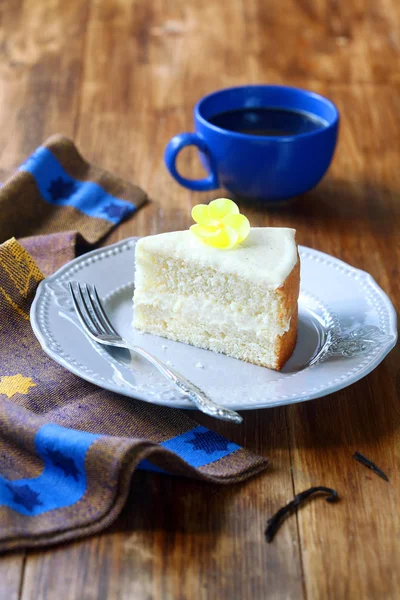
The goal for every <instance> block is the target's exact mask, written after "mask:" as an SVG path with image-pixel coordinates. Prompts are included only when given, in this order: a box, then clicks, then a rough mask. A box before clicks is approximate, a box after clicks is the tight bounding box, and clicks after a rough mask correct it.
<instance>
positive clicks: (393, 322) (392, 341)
mask: <svg viewBox="0 0 400 600" xmlns="http://www.w3.org/2000/svg"><path fill="white" fill-rule="evenodd" d="M138 239H140V238H139V236H135V237H129V238H125V239H123V240H120V241H118V242H115V243H113V244H110V245H108V246H105V247H101V248H96V249H94V250H91V251H89V252H86V253H85V254H83V255H81V256H78V257H76V258H74V259H72V260H71V261H69V262H68V263H66V264H65V265H63V266H62V267H60V268H59V269H58V270H57V271H56V272H55V273H53V274H52V275H50V276H48V277H46V278H45V279H43V280H42V281H41V282H40V283H39V285H38V287H37V290H36V294H35V297H34V300H33V302H32V305H31V310H30V323H31V327H32V330H33V332H34V334H35V336H36V338H37V340H38V341H39V343H40V345H41V347H42V349H43V350H44V352H45V353H46V354H47V355H48V356H49V357H50V358H52V359H53V360H54V361H55V362H57V363H58V364H60V365H61V366H63V367H64V368H66V369H67V370H68V371H70V372H71V373H74V374H75V375H77V376H78V377H80V378H81V379H84V380H86V381H88V382H90V383H92V384H94V385H97V386H99V387H102V388H104V389H106V390H109V391H111V392H114V393H117V394H122V395H125V396H127V397H130V398H133V399H138V400H141V401H144V402H149V403H153V404H156V405H162V406H170V407H171V408H181V409H194V410H196V409H195V407H194V406H192V405H191V404H190V403H189V402H188V401H186V400H185V399H183V398H182V399H180V400H177V402H174V404H173V406H171V404H170V403H169V402H168V401H165V400H160V401H155V400H154V399H151V400H149V399H148V398H145V397H140V395H138V394H132V393H129V389H126V388H125V391H124V388H121V387H118V386H116V385H114V386H113V385H110V384H107V382H105V383H104V382H101V383H100V382H99V381H98V380H96V379H95V378H93V377H91V376H89V375H87V374H86V373H85V372H82V371H81V370H80V369H79V368H76V367H75V366H74V365H73V364H71V363H70V362H69V361H68V360H65V359H64V358H63V357H62V356H59V355H58V354H57V353H55V352H54V351H53V350H52V349H51V347H50V345H49V344H48V343H47V341H46V338H45V337H44V336H43V332H42V330H41V328H40V325H39V323H38V321H37V319H36V311H37V308H38V304H39V302H40V300H41V297H42V294H43V290H44V289H45V287H46V285H47V284H49V283H51V282H54V281H57V280H58V279H59V278H60V277H62V276H63V275H64V274H65V273H66V272H69V271H70V270H71V269H73V268H74V267H75V266H76V265H77V264H80V263H81V262H82V261H85V260H87V259H88V258H89V259H90V258H91V257H93V256H95V255H97V254H102V253H104V252H107V251H109V250H112V249H117V248H118V249H119V251H122V249H123V246H127V248H126V249H127V250H128V249H131V247H132V245H134V244H135V242H136V241H137V240H138ZM298 248H299V252H300V253H306V252H307V253H311V254H312V255H316V256H319V257H320V258H321V259H325V260H326V259H329V261H331V262H334V263H336V264H337V265H338V266H340V267H341V268H342V269H344V270H345V271H351V272H353V273H356V274H357V275H358V277H359V278H362V279H364V280H367V281H368V282H369V284H370V285H371V287H372V288H373V289H374V291H375V292H376V293H377V294H378V295H379V296H380V297H381V299H382V300H383V302H384V304H385V306H386V309H387V310H388V316H389V324H390V334H389V336H390V337H389V339H388V341H387V342H386V343H383V344H381V348H380V351H379V352H378V353H377V354H376V356H375V357H374V359H373V360H371V362H370V363H369V364H368V365H367V366H366V367H364V368H363V369H362V370H361V372H360V371H359V372H357V373H355V374H354V375H353V376H350V377H349V378H347V379H345V380H343V381H342V382H337V383H335V384H334V385H333V386H327V388H326V389H325V390H318V391H316V392H313V393H309V394H305V395H301V393H300V392H299V396H298V397H296V398H290V399H286V398H285V399H282V400H274V401H273V402H270V403H265V404H263V403H255V404H250V405H246V406H243V405H241V406H238V405H237V404H225V406H228V407H229V408H232V409H234V410H240V411H246V410H256V409H262V408H274V407H277V406H285V405H290V404H296V403H299V402H305V401H307V400H314V399H317V398H321V397H324V396H327V395H330V394H333V393H335V392H337V391H340V390H342V389H344V388H346V387H349V386H350V385H353V384H354V383H356V382H357V381H359V380H361V379H363V378H364V377H366V376H367V375H368V374H369V373H371V372H372V371H373V370H374V369H376V367H377V366H378V365H379V364H380V363H381V362H382V361H383V360H384V359H385V358H386V356H387V355H388V354H389V352H390V351H391V350H392V349H393V348H394V346H395V345H396V342H397V339H398V332H397V314H396V310H395V308H394V306H393V304H392V302H391V300H390V298H389V297H388V295H387V294H386V292H385V291H384V290H383V289H382V288H381V287H380V286H379V285H378V283H377V282H376V281H375V279H374V278H373V277H372V275H370V273H368V272H367V271H364V270H362V269H359V268H357V267H353V266H351V265H349V264H348V263H346V262H345V261H343V260H341V259H339V258H336V257H334V256H332V255H330V254H327V253H325V252H322V251H321V250H316V249H313V248H309V247H306V246H302V245H299V247H298ZM112 292H113V290H110V291H109V292H108V293H112ZM160 339H161V338H160ZM340 360H346V359H345V358H343V359H340ZM176 368H177V369H178V370H179V367H176Z"/></svg>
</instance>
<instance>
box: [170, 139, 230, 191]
mask: <svg viewBox="0 0 400 600" xmlns="http://www.w3.org/2000/svg"><path fill="white" fill-rule="evenodd" d="M185 146H197V148H199V150H201V151H202V152H204V154H206V155H207V158H208V160H209V162H210V170H211V173H210V175H209V176H208V177H204V179H187V178H186V177H182V175H180V174H179V173H178V171H177V168H176V157H177V156H178V154H179V152H180V151H181V150H182V148H185ZM164 160H165V164H166V166H167V169H168V171H169V172H170V173H171V175H172V177H174V178H175V179H176V180H177V182H178V183H180V184H181V185H183V186H184V187H187V188H189V190H195V191H196V192H205V191H207V190H215V189H216V188H218V187H219V184H218V175H217V168H216V164H215V161H214V159H213V157H212V154H211V152H210V150H209V148H208V146H207V144H206V143H205V141H204V140H203V138H202V137H200V135H198V134H197V133H179V134H178V135H176V136H174V137H173V138H172V139H171V140H170V141H169V142H168V145H167V147H166V149H165V154H164Z"/></svg>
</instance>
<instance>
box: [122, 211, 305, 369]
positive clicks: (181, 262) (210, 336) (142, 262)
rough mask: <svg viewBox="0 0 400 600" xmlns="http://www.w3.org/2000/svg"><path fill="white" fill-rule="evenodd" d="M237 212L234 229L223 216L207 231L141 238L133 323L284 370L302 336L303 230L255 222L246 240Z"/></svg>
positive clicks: (136, 257)
mask: <svg viewBox="0 0 400 600" xmlns="http://www.w3.org/2000/svg"><path fill="white" fill-rule="evenodd" d="M230 202H231V201H230ZM232 204H233V203H232ZM201 206H203V205H201ZM234 206H235V207H236V205H234ZM236 208H237V207H236ZM237 212H238V210H237ZM192 214H193V213H192ZM235 217H237V220H236V221H237V222H236V221H235V220H234V219H233V220H232V219H231V220H230V221H229V220H227V222H228V221H229V222H230V223H231V225H232V223H234V221H235V222H236V225H235V224H234V225H233V227H231V226H228V225H226V227H225V229H227V228H228V229H227V231H225V229H224V231H222V229H221V228H222V227H224V225H221V223H220V228H219V230H218V231H217V227H218V223H217V221H215V222H214V225H210V226H207V225H206V226H200V234H203V233H204V235H205V237H202V236H201V235H200V237H199V231H197V230H195V231H194V232H193V231H176V232H171V233H162V234H160V235H154V236H149V237H146V238H142V239H141V240H139V241H138V242H137V244H136V251H135V268H136V274H135V293H134V320H133V325H134V327H136V328H137V329H140V330H142V331H144V332H147V333H153V334H156V335H160V336H163V337H166V338H169V339H171V340H177V341H179V342H184V343H186V344H192V345H193V346H198V347H199V348H206V349H208V350H213V351H214V352H222V353H224V354H227V355H229V356H233V357H234V358H238V359H240V360H245V361H248V362H251V363H254V364H257V365H262V366H265V367H269V368H271V369H277V370H280V369H281V368H282V366H283V365H284V363H285V362H286V361H287V360H288V358H289V357H290V356H291V354H292V352H293V350H294V347H295V345H296V337H297V300H298V294H299V280H300V276H299V272H300V265H299V259H298V252H297V246H296V241H295V230H294V229H287V228H278V227H276V228H274V227H265V228H251V229H250V228H249V231H247V234H248V235H247V237H246V239H244V240H243V241H241V243H238V241H240V232H239V235H236V237H235V233H234V231H235V227H236V230H238V229H240V227H239V222H238V219H239V217H242V215H235ZM244 219H245V217H244ZM246 221H247V219H246ZM247 223H248V222H247ZM193 227H194V228H196V227H197V226H193ZM202 227H203V229H204V231H203V230H202ZM213 227H214V230H215V231H214V233H215V235H214V234H213V230H212V228H213ZM229 228H230V229H229ZM221 232H222V233H221ZM224 236H225V237H224ZM217 238H218V240H219V241H217V245H218V247H214V246H215V244H214V242H213V239H214V241H215V240H216V239H217ZM227 240H228V241H227ZM232 240H233V241H234V243H233V244H232V243H231V242H232Z"/></svg>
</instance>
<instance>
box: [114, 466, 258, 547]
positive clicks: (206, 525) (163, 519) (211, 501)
mask: <svg viewBox="0 0 400 600" xmlns="http://www.w3.org/2000/svg"><path fill="white" fill-rule="evenodd" d="M245 486H246V483H237V484H231V485H229V486H226V485H216V484H210V483H205V482H202V481H195V480H192V479H186V478H184V477H174V476H171V475H162V474H158V473H146V472H144V471H137V472H136V473H135V474H134V476H133V479H132V484H131V491H130V494H129V497H128V500H127V502H126V504H125V507H124V509H123V511H122V513H121V515H120V516H119V518H118V519H117V521H116V522H115V523H114V524H113V525H112V526H111V527H110V528H109V529H107V533H115V532H117V531H163V532H170V533H171V535H173V536H174V535H176V534H177V533H190V534H194V535H196V534H199V535H201V534H206V533H208V534H209V533H210V531H212V532H213V534H215V535H216V536H217V535H218V533H219V532H220V531H223V530H224V522H225V515H227V514H228V513H229V511H230V505H231V503H232V502H234V499H235V496H236V494H238V493H240V492H242V491H243V488H244V487H245Z"/></svg>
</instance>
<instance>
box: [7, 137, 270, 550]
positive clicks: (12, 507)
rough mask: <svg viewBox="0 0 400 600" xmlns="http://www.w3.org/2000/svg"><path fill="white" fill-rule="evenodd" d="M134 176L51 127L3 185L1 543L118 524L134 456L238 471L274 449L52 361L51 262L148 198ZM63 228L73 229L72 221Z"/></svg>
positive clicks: (197, 469) (207, 476)
mask: <svg viewBox="0 0 400 600" xmlns="http://www.w3.org/2000/svg"><path fill="white" fill-rule="evenodd" d="M145 198H146V196H145V194H144V192H143V191H142V190H140V189H139V188H137V187H136V186H133V185H130V184H127V183H124V182H122V181H121V180H119V179H118V178H116V177H114V176H112V175H110V174H108V173H106V172H104V171H102V170H101V169H98V168H95V167H92V166H91V165H89V164H88V163H86V162H85V161H84V160H83V159H82V158H81V157H80V155H79V154H78V152H77V150H76V148H75V146H74V145H73V143H72V142H71V141H69V140H67V139H65V138H63V137H61V136H55V137H53V138H50V140H48V141H47V142H46V143H45V144H44V145H43V146H42V147H40V148H38V150H37V151H36V152H35V153H34V154H33V155H32V157H30V158H29V159H28V160H27V161H26V162H25V163H24V164H23V165H22V166H21V167H20V169H19V171H18V173H17V174H16V175H14V176H13V177H12V178H11V179H10V180H9V181H8V182H7V183H6V184H5V185H4V186H3V187H2V188H1V189H0V211H1V212H0V215H1V217H0V218H1V221H0V242H1V241H4V240H5V239H6V238H10V237H11V236H13V235H14V236H15V235H16V236H25V235H27V234H30V235H32V234H37V233H40V234H42V233H45V232H47V233H49V234H50V235H42V236H38V237H31V238H28V239H25V240H21V244H20V243H18V242H17V241H16V240H15V239H10V240H8V241H5V242H4V243H3V244H2V245H0V551H7V550H11V549H14V548H21V547H29V546H40V545H47V544H52V543H55V542H60V541H63V540H68V539H72V538H77V537H82V536H84V535H87V534H90V533H94V532H96V531H100V530H101V529H103V528H104V527H106V526H107V525H109V524H110V523H111V522H112V521H113V520H114V519H115V518H116V516H117V515H118V513H119V512H120V510H121V508H122V506H123V504H124V503H125V501H126V498H127V494H128V490H129V483H130V479H131V476H132V473H133V471H134V470H135V468H136V467H138V466H140V468H147V469H150V470H154V471H161V472H164V473H165V472H167V473H174V474H177V475H185V476H189V477H196V478H198V479H202V480H205V481H212V482H216V483H231V482H236V481H240V480H243V479H245V478H246V477H249V476H250V475H253V474H255V473H258V472H260V471H261V470H263V469H265V468H266V466H267V460H266V459H264V458H261V457H257V456H254V455H253V454H251V453H249V452H248V451H246V450H244V449H243V448H240V447H239V446H237V445H236V444H233V443H232V442H229V441H228V440H227V439H225V438H224V437H222V436H221V435H219V434H217V433H214V432H212V431H210V430H208V429H206V428H205V427H202V426H199V425H197V424H196V423H195V422H194V421H192V420H191V419H189V418H188V417H186V416H185V415H184V414H183V413H182V412H180V411H178V410H174V409H168V408H163V407H160V406H153V405H150V404H147V403H145V402H141V401H135V400H132V399H128V398H125V397H124V396H119V395H116V394H112V393H110V392H107V391H104V390H103V389H101V388H98V387H96V386H94V385H92V384H90V383H87V382H86V381H83V380H81V379H79V378H78V377H76V376H75V375H73V374H71V373H70V372H69V371H67V370H65V369H64V368H63V367H61V366H60V365H58V364H57V363H55V362H53V361H52V360H51V359H50V358H49V357H48V356H47V355H46V354H45V353H44V352H43V351H42V350H41V348H40V345H39V343H38V342H37V340H36V338H35V336H34V335H33V332H32V330H31V327H30V323H29V310H30V305H31V302H32V300H33V297H34V295H35V291H36V288H37V285H38V283H39V282H40V281H41V279H42V278H43V275H42V273H44V274H46V275H47V274H49V273H51V272H53V271H54V270H55V269H57V268H58V267H60V266H61V265H62V264H64V263H65V262H66V261H68V260H70V259H71V258H72V257H73V256H74V253H75V246H76V243H77V239H78V234H77V233H76V232H79V234H81V235H82V236H83V237H84V238H85V239H86V240H87V241H88V242H91V243H95V242H97V241H98V240H99V239H100V238H101V237H103V236H104V235H105V234H106V233H107V232H108V231H109V230H110V229H111V228H112V227H114V226H115V225H117V224H118V223H119V222H120V221H121V219H123V218H126V217H129V216H130V215H132V214H133V213H134V212H135V210H136V209H137V208H138V207H140V205H141V204H143V202H144V201H145ZM63 230H65V231H63Z"/></svg>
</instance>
